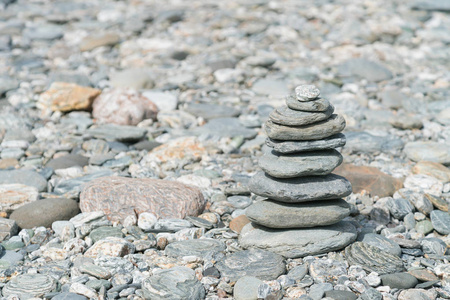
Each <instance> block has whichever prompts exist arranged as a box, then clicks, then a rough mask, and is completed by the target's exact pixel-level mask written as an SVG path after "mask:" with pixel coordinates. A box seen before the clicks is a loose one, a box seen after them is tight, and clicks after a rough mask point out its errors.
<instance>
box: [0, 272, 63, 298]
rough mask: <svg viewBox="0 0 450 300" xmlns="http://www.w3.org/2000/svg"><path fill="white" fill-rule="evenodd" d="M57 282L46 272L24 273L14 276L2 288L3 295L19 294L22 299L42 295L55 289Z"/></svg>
mask: <svg viewBox="0 0 450 300" xmlns="http://www.w3.org/2000/svg"><path fill="white" fill-rule="evenodd" d="M55 289H56V282H55V280H53V278H52V277H50V276H48V275H44V274H22V275H19V276H17V277H14V278H12V279H11V280H10V281H8V283H6V285H5V287H4V288H3V290H2V293H3V296H5V297H7V296H9V295H17V296H19V297H20V298H21V299H26V298H32V297H42V296H43V295H45V294H47V293H49V292H51V291H54V290H55Z"/></svg>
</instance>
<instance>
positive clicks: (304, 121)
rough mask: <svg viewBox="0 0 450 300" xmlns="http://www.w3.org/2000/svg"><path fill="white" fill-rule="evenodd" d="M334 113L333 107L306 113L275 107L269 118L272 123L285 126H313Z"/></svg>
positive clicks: (285, 107)
mask: <svg viewBox="0 0 450 300" xmlns="http://www.w3.org/2000/svg"><path fill="white" fill-rule="evenodd" d="M333 112H334V107H333V106H330V107H328V109H327V110H326V111H318V112H308V111H299V110H293V109H290V108H289V107H288V106H286V105H283V106H280V107H277V108H276V109H275V110H274V111H273V112H272V113H271V114H270V115H269V118H270V120H271V121H272V122H273V123H276V124H280V125H286V126H303V125H308V124H314V123H317V122H320V121H323V120H326V119H328V118H329V117H330V116H331V115H332V114H333Z"/></svg>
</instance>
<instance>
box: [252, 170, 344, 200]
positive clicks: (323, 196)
mask: <svg viewBox="0 0 450 300" xmlns="http://www.w3.org/2000/svg"><path fill="white" fill-rule="evenodd" d="M249 189H250V191H252V192H253V193H255V194H257V195H259V196H263V197H267V198H270V199H273V200H278V201H281V202H286V203H298V202H306V201H313V200H328V199H336V198H343V197H346V196H348V195H350V194H351V193H352V186H351V184H350V182H349V181H348V180H347V179H345V178H344V177H342V176H339V175H335V174H329V175H325V176H310V177H297V178H287V179H280V178H275V177H272V176H270V175H268V174H265V173H264V172H258V173H257V174H256V175H254V176H253V177H252V178H251V179H250V181H249Z"/></svg>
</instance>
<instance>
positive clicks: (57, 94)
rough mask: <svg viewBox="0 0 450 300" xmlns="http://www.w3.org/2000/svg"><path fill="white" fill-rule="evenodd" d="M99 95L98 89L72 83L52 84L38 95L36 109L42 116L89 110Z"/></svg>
mask: <svg viewBox="0 0 450 300" xmlns="http://www.w3.org/2000/svg"><path fill="white" fill-rule="evenodd" d="M100 93H101V91H100V90H98V89H93V88H90V87H85V86H80V85H77V84H74V83H67V82H54V83H52V85H51V86H50V88H49V89H48V90H47V91H45V92H44V93H42V94H41V95H40V97H39V101H38V103H37V107H38V108H39V109H41V110H42V111H43V113H44V114H48V113H49V112H51V111H62V112H68V111H72V110H90V109H91V107H92V102H93V101H94V99H95V98H96V97H97V96H98V95H100Z"/></svg>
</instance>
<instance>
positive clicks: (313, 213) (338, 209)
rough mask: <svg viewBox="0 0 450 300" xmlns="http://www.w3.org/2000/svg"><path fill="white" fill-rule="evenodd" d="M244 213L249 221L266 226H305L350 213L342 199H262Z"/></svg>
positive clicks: (343, 216) (333, 221)
mask: <svg viewBox="0 0 450 300" xmlns="http://www.w3.org/2000/svg"><path fill="white" fill-rule="evenodd" d="M246 215H247V217H248V218H249V220H250V221H252V222H254V223H256V224H259V225H263V226H265V227H268V228H306V227H316V226H326V225H331V224H334V223H337V222H339V221H341V220H342V219H344V218H345V217H347V216H348V215H350V205H349V204H348V203H347V202H345V201H344V200H342V199H336V200H324V201H314V202H304V203H296V204H290V203H281V202H275V201H273V200H263V201H259V202H256V203H254V204H252V205H251V206H250V207H248V208H247V210H246ZM324 216H326V218H324Z"/></svg>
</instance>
